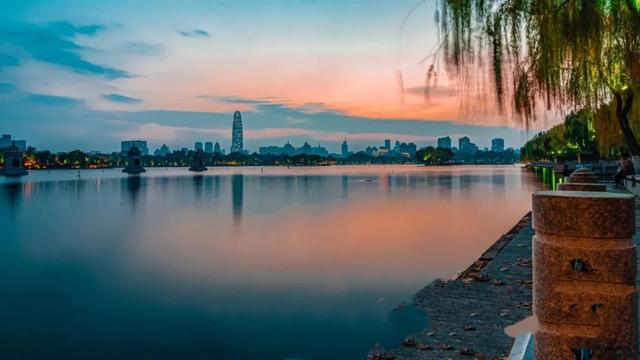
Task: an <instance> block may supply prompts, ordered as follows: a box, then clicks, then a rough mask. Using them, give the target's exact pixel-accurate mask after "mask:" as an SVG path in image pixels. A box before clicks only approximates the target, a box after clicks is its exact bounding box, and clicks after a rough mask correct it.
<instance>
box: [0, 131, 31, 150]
mask: <svg viewBox="0 0 640 360" xmlns="http://www.w3.org/2000/svg"><path fill="white" fill-rule="evenodd" d="M11 146H15V147H17V148H18V150H20V151H22V152H25V151H27V142H26V141H25V140H15V139H13V138H12V137H11V135H8V134H4V135H2V137H0V149H6V148H9V147H11Z"/></svg>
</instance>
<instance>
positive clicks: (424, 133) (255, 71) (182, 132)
mask: <svg viewBox="0 0 640 360" xmlns="http://www.w3.org/2000/svg"><path fill="white" fill-rule="evenodd" d="M417 3H418V2H417V1H409V0H397V1H376V2H371V1H360V0H357V1H312V0H290V1H268V0H267V1H164V0H161V1H122V0H114V1H109V2H104V1H76V0H48V1H34V0H27V1H19V2H17V1H6V2H3V4H2V5H1V6H2V9H3V10H2V12H0V132H2V133H10V134H14V135H15V136H16V137H18V138H21V139H26V140H27V141H28V142H29V143H30V144H32V145H34V146H36V147H38V148H49V149H52V150H57V151H64V150H71V149H75V148H80V149H83V150H101V151H112V150H115V149H117V148H118V144H119V141H120V140H122V139H127V138H142V139H146V140H148V141H149V142H150V144H151V146H152V147H157V146H159V145H161V144H163V143H167V144H168V145H170V146H172V147H174V148H175V147H178V146H184V145H188V146H191V145H192V144H193V142H194V141H207V140H213V141H215V140H219V141H220V143H221V144H222V145H223V146H225V147H227V146H228V145H229V138H230V134H231V130H230V127H231V121H232V114H233V111H234V110H236V109H238V110H241V111H242V113H243V120H244V124H245V128H246V129H247V132H246V147H247V148H248V149H249V150H256V149H257V147H258V146H261V145H265V144H283V143H284V142H286V141H291V143H293V144H294V145H301V144H302V143H303V142H304V141H308V142H309V143H311V144H314V145H315V144H321V145H323V146H326V147H328V148H329V149H330V150H331V151H338V149H339V143H340V142H341V140H342V139H343V138H347V139H348V140H349V142H350V143H351V145H352V147H353V148H356V149H358V148H364V147H365V146H366V145H369V144H380V143H382V141H383V140H384V139H385V138H391V139H394V140H395V139H396V138H397V139H399V140H401V141H414V142H416V143H418V144H419V145H430V144H433V143H434V141H435V138H436V137H438V136H444V135H451V136H452V137H453V138H454V140H455V139H456V138H457V137H459V136H463V135H469V136H470V137H471V138H472V140H475V141H476V142H477V143H478V144H479V145H480V146H481V147H484V146H487V145H488V144H489V141H490V139H491V138H492V137H504V138H505V139H506V143H507V145H508V146H519V145H520V144H521V143H522V142H523V141H524V140H526V138H527V135H528V134H527V133H526V132H524V131H523V130H522V129H520V128H519V127H518V124H513V123H511V122H509V121H507V120H504V119H505V117H504V116H496V115H491V114H492V110H491V109H490V107H486V108H483V107H482V106H480V107H479V108H474V109H473V110H474V111H469V109H467V110H466V111H461V105H460V100H459V99H458V97H457V96H456V93H457V92H456V88H455V86H454V85H452V84H450V83H449V82H448V81H447V80H446V79H445V80H444V81H442V84H441V85H439V86H438V88H436V89H435V90H433V91H432V92H431V95H430V96H429V97H428V98H427V97H425V96H424V93H423V91H422V89H423V86H424V79H425V72H426V69H425V66H424V65H423V64H419V61H420V59H422V58H423V57H424V56H425V54H428V53H429V51H430V49H431V48H432V47H433V46H434V44H435V42H436V31H435V27H434V25H433V21H432V19H433V14H434V4H433V1H427V2H426V3H425V4H423V5H422V6H420V7H419V8H418V10H416V11H415V12H414V13H413V14H412V15H411V16H410V17H409V18H408V20H407V21H406V24H405V26H404V27H403V26H402V24H403V20H404V19H405V17H406V16H407V14H408V13H409V12H410V11H411V9H412V8H413V7H414V6H415V5H416V4H417ZM398 74H400V75H398ZM399 78H401V79H402V84H403V85H402V87H399V86H398V83H399V81H398V79H399ZM462 113H464V114H465V116H461V114H462ZM529 135H531V134H529Z"/></svg>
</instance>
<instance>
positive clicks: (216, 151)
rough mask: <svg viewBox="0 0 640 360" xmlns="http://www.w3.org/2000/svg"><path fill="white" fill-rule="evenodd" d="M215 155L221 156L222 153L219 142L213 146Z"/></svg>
mask: <svg viewBox="0 0 640 360" xmlns="http://www.w3.org/2000/svg"><path fill="white" fill-rule="evenodd" d="M213 153H214V154H220V153H221V151H220V144H219V143H218V142H217V141H216V144H215V145H213Z"/></svg>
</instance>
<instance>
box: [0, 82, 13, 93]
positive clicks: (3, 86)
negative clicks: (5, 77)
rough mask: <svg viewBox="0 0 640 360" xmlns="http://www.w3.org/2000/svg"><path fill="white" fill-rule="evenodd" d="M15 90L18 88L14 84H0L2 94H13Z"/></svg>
mask: <svg viewBox="0 0 640 360" xmlns="http://www.w3.org/2000/svg"><path fill="white" fill-rule="evenodd" d="M15 89H16V87H15V85H13V84H10V83H6V82H0V93H2V92H13V91H14V90H15Z"/></svg>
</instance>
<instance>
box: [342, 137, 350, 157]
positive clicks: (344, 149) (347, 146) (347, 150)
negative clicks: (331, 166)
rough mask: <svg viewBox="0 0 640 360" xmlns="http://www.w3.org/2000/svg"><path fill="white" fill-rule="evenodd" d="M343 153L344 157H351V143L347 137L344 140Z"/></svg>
mask: <svg viewBox="0 0 640 360" xmlns="http://www.w3.org/2000/svg"><path fill="white" fill-rule="evenodd" d="M341 155H342V157H343V158H347V157H349V144H347V139H344V141H343V142H342V152H341Z"/></svg>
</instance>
